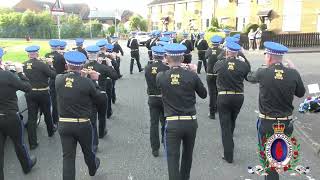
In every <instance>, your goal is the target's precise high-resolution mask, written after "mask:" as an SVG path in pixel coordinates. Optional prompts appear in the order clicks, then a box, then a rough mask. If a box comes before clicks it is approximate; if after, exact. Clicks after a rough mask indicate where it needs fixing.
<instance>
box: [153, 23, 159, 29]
mask: <svg viewBox="0 0 320 180" xmlns="http://www.w3.org/2000/svg"><path fill="white" fill-rule="evenodd" d="M158 29H159V28H158V22H152V30H158Z"/></svg>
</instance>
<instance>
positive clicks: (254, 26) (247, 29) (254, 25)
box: [243, 23, 259, 34]
mask: <svg viewBox="0 0 320 180" xmlns="http://www.w3.org/2000/svg"><path fill="white" fill-rule="evenodd" d="M258 27H259V25H258V24H250V23H249V24H248V25H247V26H246V27H245V28H244V31H243V32H244V33H247V34H248V33H249V32H250V29H253V31H256V30H257V29H258Z"/></svg>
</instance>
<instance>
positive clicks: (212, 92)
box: [207, 75, 218, 115]
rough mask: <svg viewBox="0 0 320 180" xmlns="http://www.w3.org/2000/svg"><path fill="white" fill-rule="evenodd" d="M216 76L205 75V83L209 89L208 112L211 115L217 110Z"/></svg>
mask: <svg viewBox="0 0 320 180" xmlns="http://www.w3.org/2000/svg"><path fill="white" fill-rule="evenodd" d="M216 80H217V76H213V75H210V76H207V84H208V91H209V99H210V100H209V112H210V114H211V115H213V114H215V113H216V112H217V96H218V90H217V84H216Z"/></svg>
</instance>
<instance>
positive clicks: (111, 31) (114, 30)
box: [108, 26, 116, 36]
mask: <svg viewBox="0 0 320 180" xmlns="http://www.w3.org/2000/svg"><path fill="white" fill-rule="evenodd" d="M115 32H116V28H115V27H114V26H110V27H109V28H108V34H110V35H111V36H113V35H114V33H115Z"/></svg>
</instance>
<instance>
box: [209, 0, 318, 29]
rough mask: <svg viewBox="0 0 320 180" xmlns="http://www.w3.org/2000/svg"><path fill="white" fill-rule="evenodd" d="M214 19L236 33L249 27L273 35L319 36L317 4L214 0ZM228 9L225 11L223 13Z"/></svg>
mask: <svg viewBox="0 0 320 180" xmlns="http://www.w3.org/2000/svg"><path fill="white" fill-rule="evenodd" d="M216 3H217V4H216V5H215V7H216V8H215V10H216V11H215V13H214V14H215V16H216V17H217V18H218V20H219V22H220V23H221V24H225V25H228V26H232V27H234V28H235V29H236V30H238V31H242V30H243V28H244V27H245V26H246V25H247V24H249V23H251V24H261V23H265V24H267V27H268V30H271V31H274V32H276V33H291V32H295V33H297V32H298V33H299V32H301V33H302V32H320V1H314V0H216ZM226 9H228V11H226Z"/></svg>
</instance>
